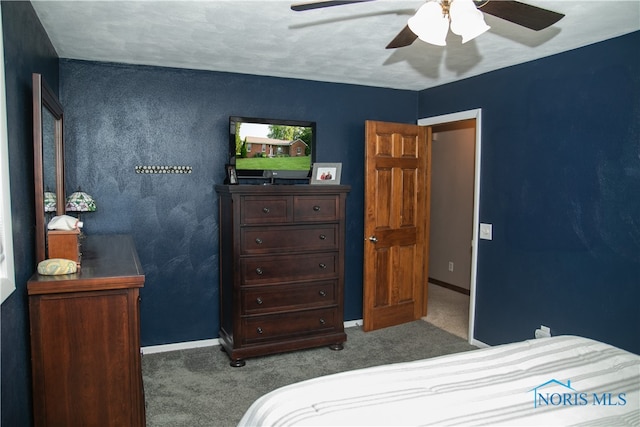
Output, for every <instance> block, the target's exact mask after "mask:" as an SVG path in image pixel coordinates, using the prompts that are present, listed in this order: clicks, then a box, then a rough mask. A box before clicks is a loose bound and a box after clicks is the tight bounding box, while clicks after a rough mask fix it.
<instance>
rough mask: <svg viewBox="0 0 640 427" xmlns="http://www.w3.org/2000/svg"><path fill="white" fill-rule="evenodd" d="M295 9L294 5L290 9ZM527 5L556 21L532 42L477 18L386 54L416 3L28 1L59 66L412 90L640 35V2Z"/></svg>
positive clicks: (529, 35) (518, 31)
mask: <svg viewBox="0 0 640 427" xmlns="http://www.w3.org/2000/svg"><path fill="white" fill-rule="evenodd" d="M297 2H300V1H297ZM525 2H526V3H529V4H532V5H535V6H540V7H544V8H546V9H551V10H553V11H556V12H560V13H564V14H565V15H566V16H565V17H564V18H563V19H562V20H560V21H559V22H558V23H557V24H555V25H554V26H552V27H550V28H547V29H545V30H542V31H539V32H536V31H532V30H528V29H526V28H523V27H519V26H517V25H515V24H512V23H509V22H506V21H504V20H501V19H499V18H495V17H492V16H489V15H485V19H486V22H487V24H489V25H490V26H491V27H492V28H491V30H489V31H488V32H487V33H485V34H483V35H481V36H479V37H478V38H476V39H474V40H472V41H470V42H468V43H466V44H464V45H463V44H462V43H461V40H460V37H458V36H456V35H454V34H451V33H449V36H448V38H447V46H446V47H439V46H432V45H428V44H426V43H423V42H421V41H420V40H416V41H415V42H414V43H413V44H412V45H411V46H408V47H404V48H400V49H395V50H387V49H385V46H386V45H387V43H388V42H389V41H391V39H393V37H395V35H396V34H397V33H398V32H399V31H400V30H401V29H402V28H403V27H404V25H405V24H406V22H407V19H408V18H409V17H410V16H411V15H412V14H413V13H414V12H415V10H416V9H417V8H419V7H420V5H422V4H423V3H424V2H423V1H421V0H415V1H403V0H378V1H374V2H368V3H360V4H351V5H343V6H339V7H331V8H326V9H320V10H313V11H306V12H293V11H291V10H290V8H289V6H290V4H291V3H292V2H289V1H279V0H262V1H221V0H209V1H153V0H147V1H69V2H67V1H34V2H32V3H33V6H34V9H35V11H36V13H37V14H38V16H39V18H40V20H41V21H42V24H43V25H44V28H45V30H46V31H47V33H48V35H49V37H50V39H51V41H52V43H53V45H54V47H55V49H56V51H57V53H58V55H59V56H60V57H61V58H70V59H82V60H92V61H108V62H121V63H128V64H143V65H158V66H166V67H178V68H191V69H199V70H214V71H229V72H236V73H245V74H257V75H269V76H277V77H290V78H300V79H308V80H318V81H327V82H340V83H353V84H360V85H367V86H379V87H388V88H397V89H410V90H420V89H425V88H429V87H433V86H438V85H441V84H444V83H448V82H451V81H454V80H457V79H461V78H465V77H470V76H474V75H478V74H482V73H485V72H487V71H491V70H495V69H498V68H503V67H508V66H511V65H515V64H518V63H522V62H526V61H531V60H534V59H538V58H541V57H544V56H549V55H553V54H556V53H559V52H563V51H567V50H571V49H575V48H578V47H581V46H585V45H588V44H592V43H596V42H598V41H602V40H605V39H609V38H612V37H617V36H620V35H623V34H626V33H630V32H633V31H636V30H639V29H640V0H632V1H619V0H606V1H594V0H584V1H574V0H568V1H567V0H564V1H545V0H530V1H525Z"/></svg>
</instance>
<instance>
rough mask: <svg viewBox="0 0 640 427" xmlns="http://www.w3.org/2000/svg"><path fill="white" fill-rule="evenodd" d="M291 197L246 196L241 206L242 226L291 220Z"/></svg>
mask: <svg viewBox="0 0 640 427" xmlns="http://www.w3.org/2000/svg"><path fill="white" fill-rule="evenodd" d="M291 203H292V198H291V197H289V196H244V197H243V198H242V202H241V204H240V206H241V207H240V223H241V224H273V223H282V222H288V221H290V220H291V212H292V210H291Z"/></svg>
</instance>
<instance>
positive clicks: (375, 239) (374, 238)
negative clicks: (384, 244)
mask: <svg viewBox="0 0 640 427" xmlns="http://www.w3.org/2000/svg"><path fill="white" fill-rule="evenodd" d="M369 241H370V242H373V243H378V238H377V237H376V236H369Z"/></svg>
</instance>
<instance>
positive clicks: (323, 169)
mask: <svg viewBox="0 0 640 427" xmlns="http://www.w3.org/2000/svg"><path fill="white" fill-rule="evenodd" d="M341 174H342V163H314V164H313V172H312V173H311V184H325V185H339V184H340V175H341Z"/></svg>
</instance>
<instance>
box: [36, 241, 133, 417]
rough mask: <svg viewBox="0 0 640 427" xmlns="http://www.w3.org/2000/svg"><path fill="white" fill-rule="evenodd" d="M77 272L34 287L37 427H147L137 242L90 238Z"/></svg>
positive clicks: (39, 279) (39, 281)
mask: <svg viewBox="0 0 640 427" xmlns="http://www.w3.org/2000/svg"><path fill="white" fill-rule="evenodd" d="M82 253H83V255H82V264H81V267H80V269H79V270H78V272H77V273H75V274H67V275H60V276H42V275H39V274H38V273H36V274H34V275H33V276H32V277H31V279H30V280H29V281H28V283H27V290H28V294H29V315H30V319H31V363H32V373H33V411H34V424H35V425H36V426H66V427H69V426H118V427H121V426H144V425H145V410H144V393H143V386H142V370H141V356H140V319H139V317H140V315H139V307H138V306H139V295H138V293H139V289H140V288H141V287H142V286H143V285H144V279H145V278H144V273H143V272H142V268H141V266H140V261H139V260H138V255H137V253H136V250H135V247H134V244H133V239H132V238H131V237H130V236H126V235H110V236H87V237H86V238H85V239H84V241H83V244H82Z"/></svg>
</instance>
